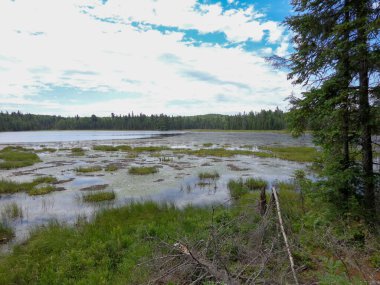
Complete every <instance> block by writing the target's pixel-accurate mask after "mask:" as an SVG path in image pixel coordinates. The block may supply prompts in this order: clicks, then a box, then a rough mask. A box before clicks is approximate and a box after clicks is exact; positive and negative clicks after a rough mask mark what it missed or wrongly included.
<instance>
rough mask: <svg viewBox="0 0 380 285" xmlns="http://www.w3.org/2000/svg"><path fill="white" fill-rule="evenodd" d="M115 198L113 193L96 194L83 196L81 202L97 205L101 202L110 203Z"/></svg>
mask: <svg viewBox="0 0 380 285" xmlns="http://www.w3.org/2000/svg"><path fill="white" fill-rule="evenodd" d="M115 198H116V195H115V192H98V193H89V194H86V195H83V201H84V202H88V203H98V202H103V201H111V200H114V199H115Z"/></svg>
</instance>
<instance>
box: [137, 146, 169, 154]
mask: <svg viewBox="0 0 380 285" xmlns="http://www.w3.org/2000/svg"><path fill="white" fill-rule="evenodd" d="M163 150H170V148H169V147H166V146H136V147H134V148H133V151H134V152H136V153H139V152H157V151H163Z"/></svg>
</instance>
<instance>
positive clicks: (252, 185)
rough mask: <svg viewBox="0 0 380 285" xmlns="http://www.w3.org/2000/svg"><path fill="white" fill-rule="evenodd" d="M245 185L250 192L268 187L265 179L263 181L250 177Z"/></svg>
mask: <svg viewBox="0 0 380 285" xmlns="http://www.w3.org/2000/svg"><path fill="white" fill-rule="evenodd" d="M244 185H245V186H246V187H247V188H248V189H249V190H261V189H263V188H267V187H268V182H266V181H265V180H264V179H261V178H253V177H250V178H247V179H246V180H245V181H244Z"/></svg>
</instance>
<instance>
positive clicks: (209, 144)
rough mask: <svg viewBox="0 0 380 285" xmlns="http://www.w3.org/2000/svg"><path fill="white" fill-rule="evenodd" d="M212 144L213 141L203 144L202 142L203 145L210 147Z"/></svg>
mask: <svg viewBox="0 0 380 285" xmlns="http://www.w3.org/2000/svg"><path fill="white" fill-rule="evenodd" d="M213 145H214V144H213V143H204V144H203V146H204V147H211V146H213Z"/></svg>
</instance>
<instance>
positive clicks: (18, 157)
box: [0, 146, 41, 169]
mask: <svg viewBox="0 0 380 285" xmlns="http://www.w3.org/2000/svg"><path fill="white" fill-rule="evenodd" d="M37 162H41V160H40V158H39V157H38V155H37V154H35V153H34V152H32V151H31V150H29V149H26V148H23V147H17V146H7V147H5V148H3V149H2V150H1V151H0V169H14V168H20V167H25V166H31V165H33V164H35V163H37Z"/></svg>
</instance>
